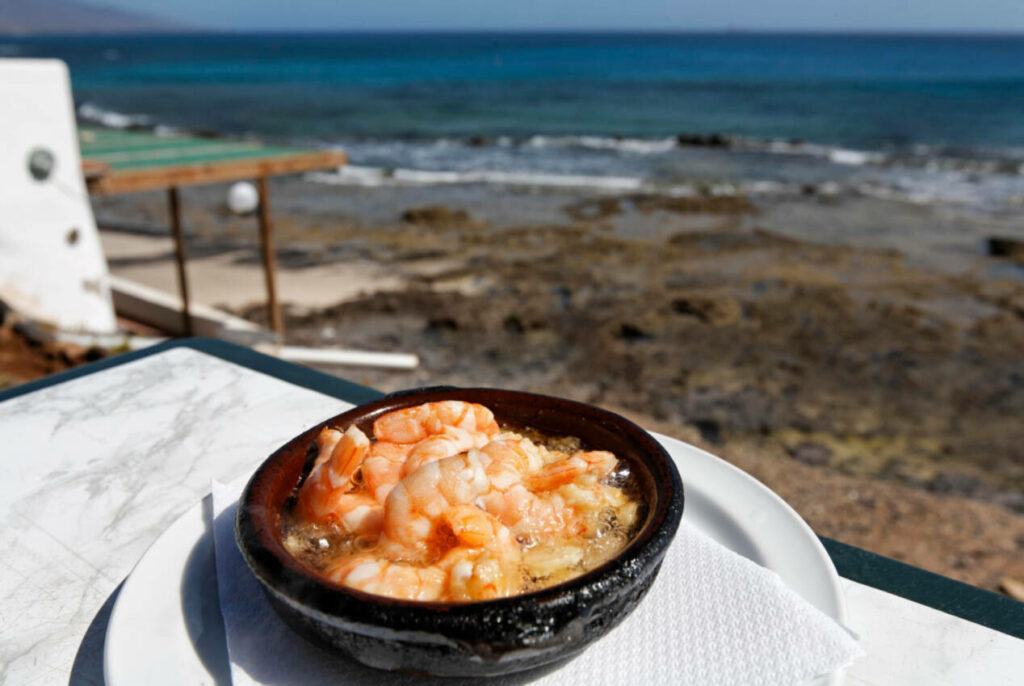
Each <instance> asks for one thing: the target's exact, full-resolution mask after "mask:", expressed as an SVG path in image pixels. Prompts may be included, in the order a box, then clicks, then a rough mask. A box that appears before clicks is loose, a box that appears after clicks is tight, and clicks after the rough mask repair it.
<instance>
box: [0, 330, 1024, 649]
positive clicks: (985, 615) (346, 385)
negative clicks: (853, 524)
mask: <svg viewBox="0 0 1024 686" xmlns="http://www.w3.org/2000/svg"><path fill="white" fill-rule="evenodd" d="M174 348H190V349H192V350H196V351H198V352H202V353H206V354H207V355H211V356H213V357H217V358H220V359H222V360H225V361H227V362H232V363H234V364H237V365H240V366H242V367H246V368H247V369H251V370H253V371H256V372H260V373H262V374H266V375H268V376H272V377H274V378H277V379H280V380H281V381H286V382H288V383H291V384H295V385H296V386H302V387H303V388H308V389H310V390H314V391H318V392H320V393H323V394H325V395H330V396H333V397H335V398H338V399H340V400H344V401H346V402H350V403H355V404H357V405H359V404H362V403H367V402H370V401H372V400H376V399H378V398H380V397H382V396H383V395H384V394H383V393H381V392H380V391H377V390H374V389H372V388H368V387H366V386H361V385H359V384H355V383H352V382H351V381H346V380H344V379H340V378H338V377H335V376H331V375H330V374H325V373H323V372H318V371H316V370H315V369H311V368H309V367H303V366H301V365H297V364H293V363H291V362H285V361H283V360H279V359H277V358H274V357H270V356H269V355H264V354H262V353H258V352H255V351H253V350H250V349H249V348H246V347H243V346H240V345H236V344H234V343H228V342H226V341H219V340H215V339H210V338H185V339H178V340H173V341H167V342H164V343H160V344H157V345H154V346H152V347H149V348H145V349H143V350H136V351H133V352H129V353H123V354H120V355H115V356H113V357H109V358H106V359H103V360H99V361H97V362H92V363H90V364H87V365H83V366H81V367H76V368H74V369H68V370H66V371H63V372H58V373H56V374H51V375H50V376H47V377H45V378H42V379H37V380H35V381H30V382H28V383H25V384H21V385H19V386H15V387H13V388H9V389H7V390H4V391H0V402H3V401H5V400H10V399H11V398H16V397H18V396H21V395H26V394H28V393H32V392H33V391H38V390H40V389H43V388H47V387H49V386H55V385H57V384H60V383H64V382H65V381H71V380H72V379H77V378H79V377H82V376H88V375H89V374H94V373H96V372H101V371H103V370H105V369H110V368H111V367H117V366H120V365H122V364H126V363H128V362H133V361H135V360H139V359H142V358H145V357H149V356H151V355H158V354H160V353H162V352H166V351H167V350H171V349H174ZM819 538H820V539H821V542H822V544H823V545H824V546H825V550H826V551H827V552H828V554H829V557H831V558H832V562H833V564H835V567H836V571H837V572H838V573H839V575H840V576H842V577H844V578H846V579H850V580H851V581H856V582H858V583H861V584H864V585H866V586H871V587H873V588H877V589H879V590H881V591H885V592H887V593H892V594H893V595H896V596H900V597H902V598H906V599H907V600H911V601H913V602H916V603H920V604H921V605H927V606H928V607H931V608H934V609H936V610H939V611H941V612H945V613H947V614H950V615H953V616H955V617H959V618H961V619H965V620H967V621H969V622H974V623H975V624H980V625H981V626H985V627H988V628H990V629H994V630H996V631H1000V632H1002V633H1004V634H1008V635H1010V636H1014V637H1016V638H1020V639H1024V603H1020V602H1018V601H1016V600H1013V599H1012V598H1007V597H1005V596H1001V595H999V594H998V593H993V592H991V591H986V590H983V589H980V588H977V587H975V586H971V585H969V584H965V583H962V582H960V581H955V580H953V579H950V578H948V577H945V576H942V575H940V574H934V573H932V572H928V571H925V570H923V569H920V568H919V567H914V566H912V565H908V564H905V563H903V562H899V561H897V560H893V559H891V558H888V557H883V556H882V555H877V554H875V553H872V552H868V551H867V550H863V549H861V548H857V547H854V546H852V545H847V544H846V543H840V542H839V541H835V540H833V539H830V538H825V537H824V536H820V537H819Z"/></svg>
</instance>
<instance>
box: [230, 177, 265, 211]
mask: <svg viewBox="0 0 1024 686" xmlns="http://www.w3.org/2000/svg"><path fill="white" fill-rule="evenodd" d="M259 206H260V194H259V193H257V192H256V187H255V186H253V185H252V184H251V183H249V182H248V181H239V182H238V183H235V184H232V186H231V188H229V189H228V209H229V210H231V211H232V212H234V213H235V214H249V213H251V212H255V211H256V208H257V207H259Z"/></svg>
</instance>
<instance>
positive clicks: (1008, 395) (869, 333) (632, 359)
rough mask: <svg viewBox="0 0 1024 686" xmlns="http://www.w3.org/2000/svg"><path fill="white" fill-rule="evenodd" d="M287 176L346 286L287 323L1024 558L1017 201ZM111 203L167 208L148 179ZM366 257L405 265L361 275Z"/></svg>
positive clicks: (863, 538)
mask: <svg viewBox="0 0 1024 686" xmlns="http://www.w3.org/2000/svg"><path fill="white" fill-rule="evenodd" d="M222 193H223V189H216V188H214V189H207V190H202V191H196V192H194V193H191V194H190V200H189V204H188V207H190V208H191V209H190V210H189V214H188V215H187V221H188V222H189V224H190V227H191V229H192V233H193V238H192V239H191V244H190V251H194V254H196V255H206V254H223V253H224V252H225V251H227V252H229V253H230V254H231V255H237V258H232V259H234V260H235V262H236V263H237V264H239V265H244V264H246V260H247V259H248V260H249V264H251V261H252V257H253V248H252V238H253V234H252V230H251V229H250V228H249V227H248V223H251V220H247V219H239V218H236V217H231V216H228V215H227V214H226V213H224V212H223V210H222V209H221V208H220V202H222V200H221V198H223V195H222ZM274 193H275V196H276V198H280V200H278V202H277V203H276V204H275V210H276V211H277V213H278V220H277V225H278V234H279V237H280V242H281V251H280V253H279V257H280V260H281V266H282V270H283V271H282V279H283V280H284V279H286V278H288V276H289V274H290V273H292V272H294V273H295V274H296V275H297V274H299V273H301V272H302V271H303V270H309V269H311V268H312V267H323V266H324V265H332V268H333V269H335V271H334V272H332V273H333V274H335V275H336V276H333V277H325V278H324V280H323V283H322V285H321V286H320V287H321V288H323V289H328V290H330V289H332V288H334V287H335V286H334V285H332V284H333V283H335V282H334V281H332V279H336V280H337V284H338V288H339V290H344V291H345V292H346V293H349V294H350V295H349V296H347V297H346V298H345V299H344V301H343V302H338V303H337V304H333V305H329V306H320V305H317V306H310V305H309V303H308V302H303V299H302V298H301V297H299V298H292V299H291V301H290V303H289V305H288V306H287V307H286V314H287V317H286V326H287V331H288V335H287V339H288V342H289V343H294V344H301V345H313V346H322V345H342V346H346V347H353V348H368V349H375V350H404V351H411V352H416V353H417V354H418V355H420V357H421V359H422V361H423V364H422V365H421V367H420V368H419V369H417V370H414V371H412V372H391V371H389V372H384V371H374V370H363V369H358V370H353V369H350V370H341V371H339V370H333V371H334V372H335V373H340V374H342V375H344V376H346V377H347V378H351V379H353V380H357V381H361V382H363V383H366V384H369V385H372V386H375V387H377V388H380V389H381V390H387V391H390V390H396V389H399V388H408V387H414V386H423V385H436V384H453V385H493V386H502V387H509V388H521V389H526V390H531V391H538V392H545V393H553V394H557V395H563V396H567V397H572V398H575V399H579V400H583V401H586V402H590V403H595V404H598V405H603V406H606V407H610V408H612V409H615V410H618V411H621V412H624V413H626V414H628V415H630V416H633V417H636V418H637V419H638V420H640V421H641V422H643V423H644V425H645V426H649V427H651V428H654V429H658V430H661V431H663V432H665V433H668V434H672V435H675V436H678V437H680V438H683V439H684V440H689V441H692V442H694V443H697V444H698V445H702V446H704V447H706V448H708V449H709V450H712V451H713V452H715V453H716V454H719V455H722V456H723V457H725V458H726V459H729V460H731V461H733V462H734V463H736V464H737V465H739V466H740V467H741V468H743V469H745V470H747V471H749V472H751V473H752V474H754V475H755V476H757V477H758V478H760V479H762V480H764V481H765V482H766V483H768V485H770V486H771V487H772V488H773V489H775V490H776V491H778V492H779V493H780V494H781V495H782V496H783V497H784V498H785V499H786V500H787V501H789V502H790V503H791V504H793V505H794V507H796V508H797V510H798V511H800V512H801V514H802V515H803V516H804V517H805V518H806V519H807V520H808V521H809V522H810V523H811V525H812V526H813V527H814V528H815V530H816V531H818V532H819V533H821V534H823V535H827V536H833V537H835V538H838V539H839V540H843V541H846V542H849V543H851V544H854V545H859V546H863V547H866V548H869V549H871V550H876V551H878V552H880V553H882V554H886V555H889V556H892V557H896V558H897V559H904V560H907V561H908V562H911V563H913V564H917V565H920V566H923V567H925V568H928V569H932V570H934V571H938V572H940V573H943V574H947V575H950V576H953V577H955V578H959V579H962V580H964V581H968V582H970V583H975V584H977V585H980V586H983V587H986V588H991V589H995V588H998V586H999V584H1000V580H1001V579H1003V578H1004V577H1010V578H1017V579H1021V578H1024V516H1022V514H1024V447H1022V446H1024V423H1022V422H1020V421H1019V417H1021V416H1024V352H1022V351H1024V277H1022V276H1017V275H1016V274H1015V272H1013V271H1012V270H1013V269H1019V267H1013V266H1012V265H1011V264H1008V263H1006V262H1005V261H1000V259H999V258H993V257H989V256H988V255H987V254H986V251H985V249H984V240H983V238H982V237H983V236H984V234H985V233H986V232H993V231H995V232H999V233H1000V234H1005V233H1006V232H1007V231H1010V232H1011V235H1015V234H1013V233H1012V232H1013V231H1014V230H1013V229H1012V226H1011V223H1010V222H1009V220H1007V219H1003V218H999V217H996V218H992V217H980V218H977V217H963V216H950V215H939V214H938V213H932V214H931V215H929V209H928V208H921V207H908V206H906V205H905V204H901V203H897V202H891V203H888V204H886V203H885V202H884V201H881V200H877V199H872V200H867V199H857V198H838V199H836V198H831V199H830V198H818V197H808V198H799V199H791V200H788V201H786V203H787V204H775V205H771V204H765V203H762V202H757V201H756V200H752V199H750V198H745V197H742V196H716V197H696V198H667V197H652V196H594V195H590V196H573V195H571V194H532V195H531V194H526V193H512V192H509V193H505V194H504V195H500V197H498V195H495V194H498V193H499V191H496V190H494V189H489V190H487V191H486V193H489V194H491V195H489V196H486V197H481V195H480V193H475V192H473V191H472V190H467V189H457V188H453V189H446V190H444V191H443V192H438V191H436V190H435V191H434V192H433V193H430V192H428V189H415V188H414V189H405V190H403V189H378V190H361V189H336V188H324V187H318V186H315V185H313V184H308V183H305V182H302V181H298V180H292V181H286V182H282V183H279V184H276V185H275V189H274ZM429 198H434V199H440V200H441V201H443V204H444V206H438V203H436V202H435V203H424V202H422V200H423V199H429ZM96 210H97V213H98V215H99V216H100V218H101V223H102V222H103V220H104V218H106V219H107V220H109V219H110V218H111V217H115V218H124V219H128V218H130V217H131V218H134V219H136V220H138V219H139V218H140V217H142V218H143V219H145V218H146V217H147V216H148V217H151V218H152V219H153V221H157V222H158V221H160V218H161V214H162V207H161V205H160V199H159V198H158V197H153V196H137V197H128V198H121V199H107V200H103V201H100V202H98V205H97V207H96ZM517 217H519V218H525V221H523V222H522V223H520V222H517V221H516V218H517ZM886 221H889V222H892V224H891V226H899V227H901V228H902V227H907V228H906V230H905V231H903V232H902V233H901V232H898V231H896V230H893V229H886V227H885V226H884V225H882V224H883V223H884V222H886ZM857 222H860V224H861V225H863V226H865V227H875V229H876V231H877V233H878V235H877V236H872V235H871V234H870V233H869V232H868V231H867V230H866V229H865V230H857ZM915 222H916V223H915ZM837 226H838V228H837ZM851 226H853V228H852V229H851ZM964 226H968V229H969V230H965V229H963V227H964ZM915 227H916V228H915ZM952 227H957V228H956V232H955V233H954V231H953V228H952ZM1007 227H1010V228H1007ZM842 228H845V232H844V231H842V230H840V229H842ZM929 231H930V232H931V233H928V232H929ZM970 231H974V233H973V234H972V233H970ZM915 232H917V233H915ZM932 234H935V235H938V236H940V238H941V240H937V241H936V242H933V243H931V244H927V241H924V240H917V241H915V236H916V235H922V236H927V235H932ZM811 235H813V236H815V237H816V238H817V240H810V238H809V236H811ZM947 237H951V238H948V240H947ZM951 245H952V246H953V248H952V249H951V248H950V246H951ZM202 259H204V258H203V257H199V258H197V260H196V262H200V261H201V260H202ZM111 263H112V268H113V270H114V271H115V272H117V271H118V269H119V268H122V267H124V268H127V267H126V265H120V263H119V262H118V261H117V259H116V258H115V259H112V261H111ZM357 263H360V264H361V263H372V264H374V265H376V266H377V267H379V268H381V269H383V270H384V271H386V272H387V273H388V274H389V275H390V277H391V278H390V280H389V281H388V282H387V283H380V284H378V283H375V282H374V280H373V279H372V278H371V279H369V280H368V281H367V282H366V283H360V284H358V288H357V287H356V285H354V284H352V283H347V284H346V283H343V282H344V280H345V279H346V278H355V277H354V276H351V275H358V274H360V273H362V272H360V271H359V270H358V269H355V265H356V264H357ZM218 264H219V265H221V266H219V267H218V268H219V269H223V268H224V267H223V264H224V260H223V259H222V261H221V262H220V263H218ZM349 266H351V267H352V269H351V270H350V272H349V274H350V276H349V277H347V276H346V273H347V272H346V268H347V267H349ZM353 291H355V292H356V293H357V294H355V295H351V293H352V292H353ZM311 295H312V294H311ZM315 295H316V298H315V299H314V298H312V297H311V298H310V300H315V301H316V302H317V303H321V302H324V300H325V296H324V293H322V292H317V293H316V294H315ZM258 297H259V294H258V293H253V294H252V298H251V300H253V301H255V300H258ZM204 301H205V302H209V303H210V304H215V303H217V302H218V300H217V299H216V298H215V297H214V298H213V299H210V298H207V299H205V300H204ZM234 308H235V309H236V310H237V311H239V312H240V313H242V314H244V315H246V316H249V317H251V318H253V319H255V320H257V321H258V320H260V319H261V318H262V317H263V316H264V314H263V309H262V307H260V306H258V305H255V304H253V305H250V306H248V307H245V306H238V305H237V303H236V304H235V305H234Z"/></svg>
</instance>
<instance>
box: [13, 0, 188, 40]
mask: <svg viewBox="0 0 1024 686" xmlns="http://www.w3.org/2000/svg"><path fill="white" fill-rule="evenodd" d="M195 29H196V27H195V26H193V25H190V24H186V23H184V22H179V21H174V20H171V19H165V18H163V17H159V16H156V15H152V14H147V13H143V12H135V11H132V10H125V9H121V8H120V7H111V6H109V5H100V4H94V3H91V2H79V1H78V0H0V35H38V34H88V33H135V32H139V33H142V32H148V31H152V32H160V33H165V32H173V31H188V30H195Z"/></svg>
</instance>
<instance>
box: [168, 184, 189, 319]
mask: <svg viewBox="0 0 1024 686" xmlns="http://www.w3.org/2000/svg"><path fill="white" fill-rule="evenodd" d="M167 204H168V206H169V208H170V211H171V233H172V234H173V235H174V261H175V262H176V263H177V266H178V291H179V292H180V293H181V330H182V332H183V333H184V335H186V336H191V335H192V315H191V313H190V312H189V306H188V279H187V278H186V277H185V234H184V232H183V231H182V228H181V203H180V202H179V199H178V188H177V186H171V187H170V188H168V189H167Z"/></svg>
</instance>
